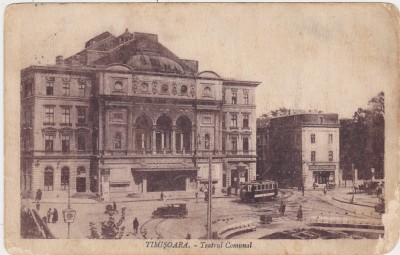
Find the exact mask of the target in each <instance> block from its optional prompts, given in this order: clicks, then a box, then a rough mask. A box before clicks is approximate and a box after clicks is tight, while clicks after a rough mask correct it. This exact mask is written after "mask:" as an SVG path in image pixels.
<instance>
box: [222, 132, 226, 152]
mask: <svg viewBox="0 0 400 255" xmlns="http://www.w3.org/2000/svg"><path fill="white" fill-rule="evenodd" d="M225 143H226V138H225V136H223V137H222V151H223V152H225Z"/></svg>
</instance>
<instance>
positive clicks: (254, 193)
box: [251, 185, 256, 202]
mask: <svg viewBox="0 0 400 255" xmlns="http://www.w3.org/2000/svg"><path fill="white" fill-rule="evenodd" d="M251 199H252V200H253V202H254V201H255V199H256V186H255V185H252V186H251Z"/></svg>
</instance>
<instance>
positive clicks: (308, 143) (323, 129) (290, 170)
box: [257, 112, 340, 187]
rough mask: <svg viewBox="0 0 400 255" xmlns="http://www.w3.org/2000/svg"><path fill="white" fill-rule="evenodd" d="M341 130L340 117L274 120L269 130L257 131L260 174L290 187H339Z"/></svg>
mask: <svg viewBox="0 0 400 255" xmlns="http://www.w3.org/2000/svg"><path fill="white" fill-rule="evenodd" d="M339 127H340V124H339V120H338V115H337V114H326V113H320V112H316V113H298V114H291V115H286V116H281V117H276V118H271V119H270V120H269V123H268V126H267V128H266V127H258V128H257V141H258V144H257V153H258V161H257V162H258V163H259V164H261V166H260V167H257V169H258V171H259V172H258V173H257V174H258V175H259V176H265V177H266V178H269V179H273V180H277V181H278V182H280V183H281V184H285V185H289V186H291V185H293V186H299V185H300V186H301V185H305V187H312V185H313V183H314V182H315V183H318V184H324V183H326V182H328V181H329V182H334V183H336V184H338V183H339Z"/></svg>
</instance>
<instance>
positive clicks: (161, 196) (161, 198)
mask: <svg viewBox="0 0 400 255" xmlns="http://www.w3.org/2000/svg"><path fill="white" fill-rule="evenodd" d="M160 200H161V201H163V200H164V193H163V192H162V191H161V194H160Z"/></svg>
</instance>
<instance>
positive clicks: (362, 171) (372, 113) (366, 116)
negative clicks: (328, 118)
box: [340, 92, 385, 180]
mask: <svg viewBox="0 0 400 255" xmlns="http://www.w3.org/2000/svg"><path fill="white" fill-rule="evenodd" d="M384 103H385V101H384V93H383V92H380V93H379V94H378V95H376V96H375V97H373V98H371V100H369V102H368V108H367V109H363V108H358V109H357V111H356V112H355V113H354V115H353V118H352V119H342V120H340V124H341V127H340V165H341V168H342V169H343V170H344V171H345V172H344V174H346V173H347V174H348V173H349V171H350V169H351V164H352V163H353V164H354V166H355V168H357V169H358V172H359V178H360V179H366V180H368V179H370V178H371V177H372V176H371V168H374V169H375V172H377V173H381V174H382V175H383V163H384V162H383V161H384V157H383V155H384V142H385V141H384V132H385V119H384V114H385V105H384Z"/></svg>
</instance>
